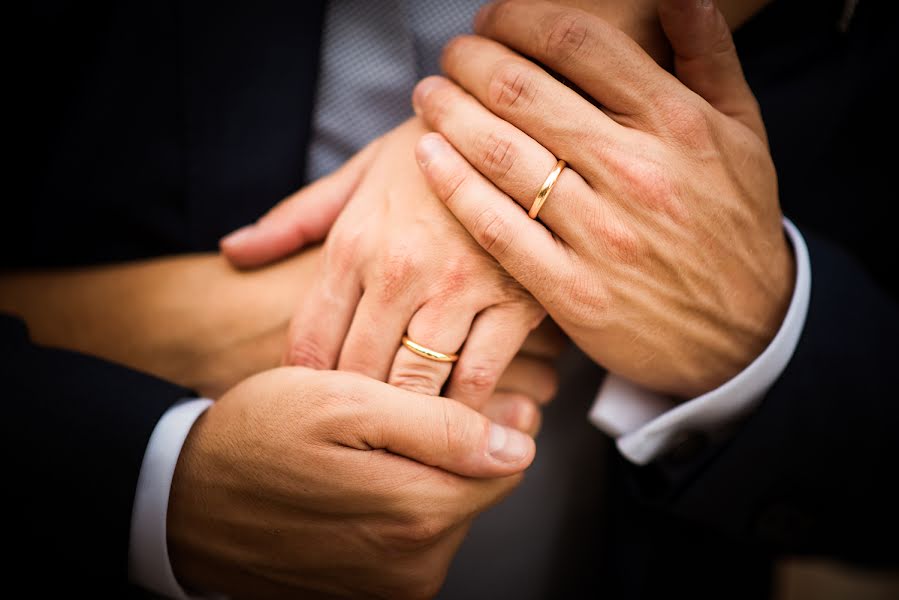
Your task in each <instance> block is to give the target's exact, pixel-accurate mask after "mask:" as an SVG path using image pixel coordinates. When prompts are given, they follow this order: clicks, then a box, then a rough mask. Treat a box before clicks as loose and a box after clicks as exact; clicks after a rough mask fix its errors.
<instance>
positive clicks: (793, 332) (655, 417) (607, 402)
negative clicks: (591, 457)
mask: <svg viewBox="0 0 899 600" xmlns="http://www.w3.org/2000/svg"><path fill="white" fill-rule="evenodd" d="M784 229H785V231H786V233H787V237H788V239H789V240H790V242H791V243H792V245H793V256H794V258H795V260H796V283H795V285H794V286H793V298H792V300H791V301H790V306H789V308H788V309H787V314H786V316H785V317H784V320H783V323H782V324H781V327H780V330H779V331H778V332H777V334H776V335H775V336H774V339H773V340H771V343H770V344H769V345H768V347H767V348H766V349H765V350H764V352H762V353H761V354H760V355H759V356H758V357H757V358H756V359H755V360H754V361H753V362H752V363H750V364H749V366H747V367H746V368H745V369H744V370H743V371H741V372H740V373H738V374H737V375H736V376H735V377H734V378H733V379H731V380H730V381H727V382H726V383H724V384H723V385H721V386H720V387H718V388H716V389H714V390H712V391H710V392H707V393H705V394H703V395H701V396H699V397H697V398H694V399H692V400H689V401H687V402H684V403H682V404H677V403H675V402H674V401H673V400H672V399H670V398H668V397H666V396H663V395H661V394H657V393H655V392H651V391H649V390H646V389H643V388H641V387H640V386H638V385H636V384H634V383H632V382H630V381H628V380H626V379H624V378H622V377H618V376H617V375H613V374H611V373H610V374H609V375H608V376H607V377H606V379H605V381H604V382H603V384H602V386H601V387H600V390H599V394H598V395H597V397H596V401H595V402H594V404H593V407H592V408H591V410H590V420H591V421H592V422H593V423H594V424H595V425H596V426H597V427H599V428H600V429H602V430H603V431H605V432H606V433H608V434H609V435H611V436H613V437H615V438H616V440H617V445H618V450H619V451H620V452H621V453H622V454H623V455H624V456H625V458H627V459H628V460H630V461H631V462H633V463H635V464H638V465H645V464H648V463H650V462H652V461H653V460H655V459H656V458H657V457H659V456H661V455H663V454H664V453H666V452H668V451H669V450H671V449H672V448H673V447H674V446H675V445H676V444H678V443H679V442H680V441H681V440H683V439H684V436H685V435H686V434H690V433H696V432H701V433H703V434H705V435H707V436H708V437H709V438H710V439H720V438H721V437H722V435H723V434H724V433H725V432H726V431H727V430H728V429H729V427H730V426H732V425H734V424H735V423H736V422H737V421H739V420H740V419H741V418H743V417H745V416H746V415H747V414H748V413H750V412H751V411H752V410H753V409H754V408H755V407H756V406H757V405H758V403H759V402H760V401H761V399H762V398H763V397H764V395H765V393H766V392H767V391H768V389H770V387H771V386H772V385H773V384H774V382H775V381H777V379H778V377H780V375H781V373H783V371H784V369H786V367H787V364H789V362H790V358H792V356H793V352H794V351H795V350H796V345H797V344H798V343H799V337H800V336H801V334H802V329H803V327H804V326H805V316H806V313H807V312H808V304H809V296H810V294H811V282H812V270H811V264H810V262H809V257H808V248H806V245H805V240H804V239H802V235H801V234H800V233H799V230H798V229H796V226H795V225H793V224H792V223H791V222H790V221H789V220H787V219H784Z"/></svg>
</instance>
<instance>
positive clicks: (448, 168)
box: [415, 133, 567, 304]
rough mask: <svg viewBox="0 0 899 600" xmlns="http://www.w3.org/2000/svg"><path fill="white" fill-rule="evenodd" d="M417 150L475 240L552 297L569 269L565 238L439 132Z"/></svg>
mask: <svg viewBox="0 0 899 600" xmlns="http://www.w3.org/2000/svg"><path fill="white" fill-rule="evenodd" d="M415 152H416V156H417V158H418V164H419V166H420V168H421V169H422V171H423V172H424V175H425V179H427V181H428V185H429V186H430V188H431V190H432V191H433V192H434V194H435V195H436V196H437V197H438V198H440V199H441V200H442V201H443V202H444V203H445V204H446V205H447V207H448V208H449V209H450V211H451V212H452V213H453V214H454V215H455V216H456V219H458V220H459V222H460V223H461V224H462V226H463V227H465V229H466V230H468V232H469V233H470V234H471V236H472V237H473V238H474V239H475V241H477V242H478V243H479V244H480V245H481V247H482V248H484V250H486V251H487V252H489V253H490V254H491V255H493V257H494V258H496V260H497V262H499V264H500V265H502V266H503V268H505V269H506V271H507V272H508V273H509V274H510V275H511V276H512V277H514V278H515V279H516V280H517V281H518V282H519V283H521V284H522V285H523V286H524V287H526V288H527V289H528V291H530V292H531V293H532V294H533V295H534V296H535V297H536V298H537V300H540V299H541V298H542V297H546V296H547V294H548V293H549V292H550V291H551V290H552V286H553V285H554V283H553V281H557V280H558V278H559V277H564V273H565V272H566V271H567V262H566V259H567V256H566V254H567V248H565V247H564V245H563V244H564V242H557V241H556V240H555V239H554V238H553V236H552V234H551V233H550V232H549V231H548V230H547V229H546V228H545V227H543V226H542V225H541V224H539V223H537V222H535V221H533V220H531V219H529V218H528V216H527V214H526V213H525V212H524V211H523V210H521V207H520V206H518V205H517V204H516V203H515V201H514V200H512V199H511V198H509V197H508V196H507V195H506V194H504V193H502V192H501V191H500V190H498V189H497V188H496V187H495V186H494V185H493V184H491V183H490V182H489V181H487V180H486V179H485V178H484V176H483V175H481V174H480V173H478V172H477V171H475V169H474V168H472V166H471V165H470V164H468V162H466V161H465V159H464V158H462V156H461V155H460V154H459V153H458V152H457V151H456V150H455V149H454V148H453V147H452V146H450V145H449V144H448V143H447V141H446V140H445V139H444V138H443V136H441V135H440V134H439V133H428V134H426V135H424V136H422V138H421V140H420V141H419V143H418V146H416V149H415ZM541 303H542V304H545V303H544V302H541Z"/></svg>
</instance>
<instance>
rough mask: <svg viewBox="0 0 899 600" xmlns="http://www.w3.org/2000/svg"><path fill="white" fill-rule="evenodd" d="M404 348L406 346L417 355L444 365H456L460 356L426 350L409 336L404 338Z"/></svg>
mask: <svg viewBox="0 0 899 600" xmlns="http://www.w3.org/2000/svg"><path fill="white" fill-rule="evenodd" d="M403 346H405V347H406V348H408V349H409V350H411V351H412V352H414V353H415V354H417V355H419V356H423V357H424V358H427V359H428V360H433V361H436V362H442V363H454V362H456V361H457V360H459V355H458V354H444V353H443V352H437V351H436V350H431V349H430V348H425V347H424V346H422V345H421V344H416V343H415V342H413V341H412V340H410V339H409V336H407V335H404V336H403Z"/></svg>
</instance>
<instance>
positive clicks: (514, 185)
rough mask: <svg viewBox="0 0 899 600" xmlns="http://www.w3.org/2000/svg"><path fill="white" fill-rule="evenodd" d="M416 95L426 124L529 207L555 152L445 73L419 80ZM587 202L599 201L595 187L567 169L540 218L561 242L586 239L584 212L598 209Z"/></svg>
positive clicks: (551, 163)
mask: <svg viewBox="0 0 899 600" xmlns="http://www.w3.org/2000/svg"><path fill="white" fill-rule="evenodd" d="M413 98H414V99H415V102H416V105H417V106H418V107H419V109H420V112H421V115H422V117H423V118H424V119H425V121H426V122H427V123H428V125H430V126H431V127H432V128H434V129H435V130H436V131H439V132H440V133H441V134H443V136H444V137H445V138H446V139H447V140H448V141H449V142H450V143H451V144H452V145H453V147H454V148H455V149H456V150H458V151H459V153H460V154H462V156H463V157H465V159H466V160H467V161H468V163H469V164H470V165H472V166H473V167H474V168H476V169H477V170H478V171H480V172H481V174H482V175H484V176H485V177H486V178H487V179H489V180H490V181H492V182H493V184H494V185H496V186H497V187H498V188H499V189H501V190H502V191H503V192H505V193H506V194H507V195H508V196H509V197H511V198H513V199H515V201H516V202H518V203H519V204H520V205H521V206H522V207H524V209H525V210H529V209H530V208H531V205H532V204H533V203H534V199H535V198H536V196H537V192H538V191H539V190H540V188H541V187H542V185H543V183H544V181H545V180H546V177H547V175H548V174H549V173H550V172H551V171H552V170H553V169H554V168H555V166H556V161H557V159H556V157H555V156H554V155H553V153H551V152H549V151H548V150H547V149H546V148H544V147H543V146H542V145H541V144H540V143H537V142H536V141H534V140H533V139H532V138H531V137H529V136H528V135H526V134H525V133H523V132H522V131H520V130H519V129H518V128H516V127H515V126H514V125H510V124H509V123H507V122H506V121H504V120H502V119H500V118H499V117H497V116H496V115H494V114H493V113H491V112H490V111H488V110H487V109H486V108H484V106H483V105H481V103H480V102H478V101H477V100H475V99H474V98H473V97H472V96H470V95H469V94H467V93H466V92H464V91H463V90H462V89H461V88H460V87H459V86H457V85H456V84H454V83H452V82H451V81H449V80H447V79H444V78H442V77H429V78H427V79H425V80H424V81H422V82H421V83H419V84H418V86H417V87H416V88H415V92H414V94H413ZM591 110H592V108H591ZM566 152H573V151H571V150H566ZM568 155H570V154H567V155H566V154H562V155H560V157H561V158H564V157H565V156H568ZM591 170H592V169H591ZM585 203H593V204H595V203H596V195H595V194H594V193H593V190H592V189H591V188H590V186H589V185H588V184H587V183H586V182H585V181H584V180H583V179H582V178H581V176H580V175H579V174H578V172H577V171H576V170H572V169H570V168H568V169H564V170H563V171H562V173H561V174H560V175H559V177H558V179H557V180H556V183H555V185H554V186H553V188H552V201H550V202H547V203H546V204H545V205H544V207H543V209H541V211H540V215H539V218H540V220H541V221H543V222H544V223H546V225H547V226H548V227H549V228H550V229H551V230H552V232H553V233H555V234H556V235H558V236H559V237H561V238H562V239H563V240H574V239H577V238H580V237H584V235H585V234H586V232H585V229H584V224H585V223H588V222H589V219H588V217H587V216H586V214H588V213H589V212H590V211H593V210H595V209H596V207H595V206H584V204H585Z"/></svg>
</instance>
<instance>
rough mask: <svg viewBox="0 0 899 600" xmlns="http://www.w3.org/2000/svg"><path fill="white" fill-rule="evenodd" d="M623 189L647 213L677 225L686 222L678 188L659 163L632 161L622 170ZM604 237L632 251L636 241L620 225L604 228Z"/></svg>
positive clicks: (643, 160) (646, 160) (625, 228)
mask: <svg viewBox="0 0 899 600" xmlns="http://www.w3.org/2000/svg"><path fill="white" fill-rule="evenodd" d="M622 172H623V175H624V177H623V179H624V183H625V185H627V186H628V188H629V189H630V191H631V194H632V195H633V196H634V197H635V199H636V200H637V201H638V202H639V203H640V205H641V206H643V207H645V208H646V209H647V210H649V211H651V212H654V213H659V214H662V215H665V216H667V217H669V218H671V219H672V220H674V221H676V222H682V221H683V219H684V218H686V215H685V210H684V207H683V205H682V203H681V202H680V200H679V199H678V195H677V193H676V192H677V186H676V185H675V181H674V178H673V177H672V175H671V174H670V172H669V169H668V168H666V167H664V166H662V164H660V163H659V162H658V161H655V160H648V159H633V160H631V161H629V162H628V164H627V166H626V167H624V169H623V170H622ZM607 225H610V226H608V227H606V232H605V233H606V235H607V236H608V238H609V239H610V240H611V241H612V242H615V243H620V246H621V248H622V249H628V248H630V249H635V248H634V246H635V245H636V244H637V243H638V240H637V238H636V237H635V236H634V235H633V234H632V232H631V231H630V229H628V228H627V227H625V226H624V225H623V224H621V223H615V224H607Z"/></svg>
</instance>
